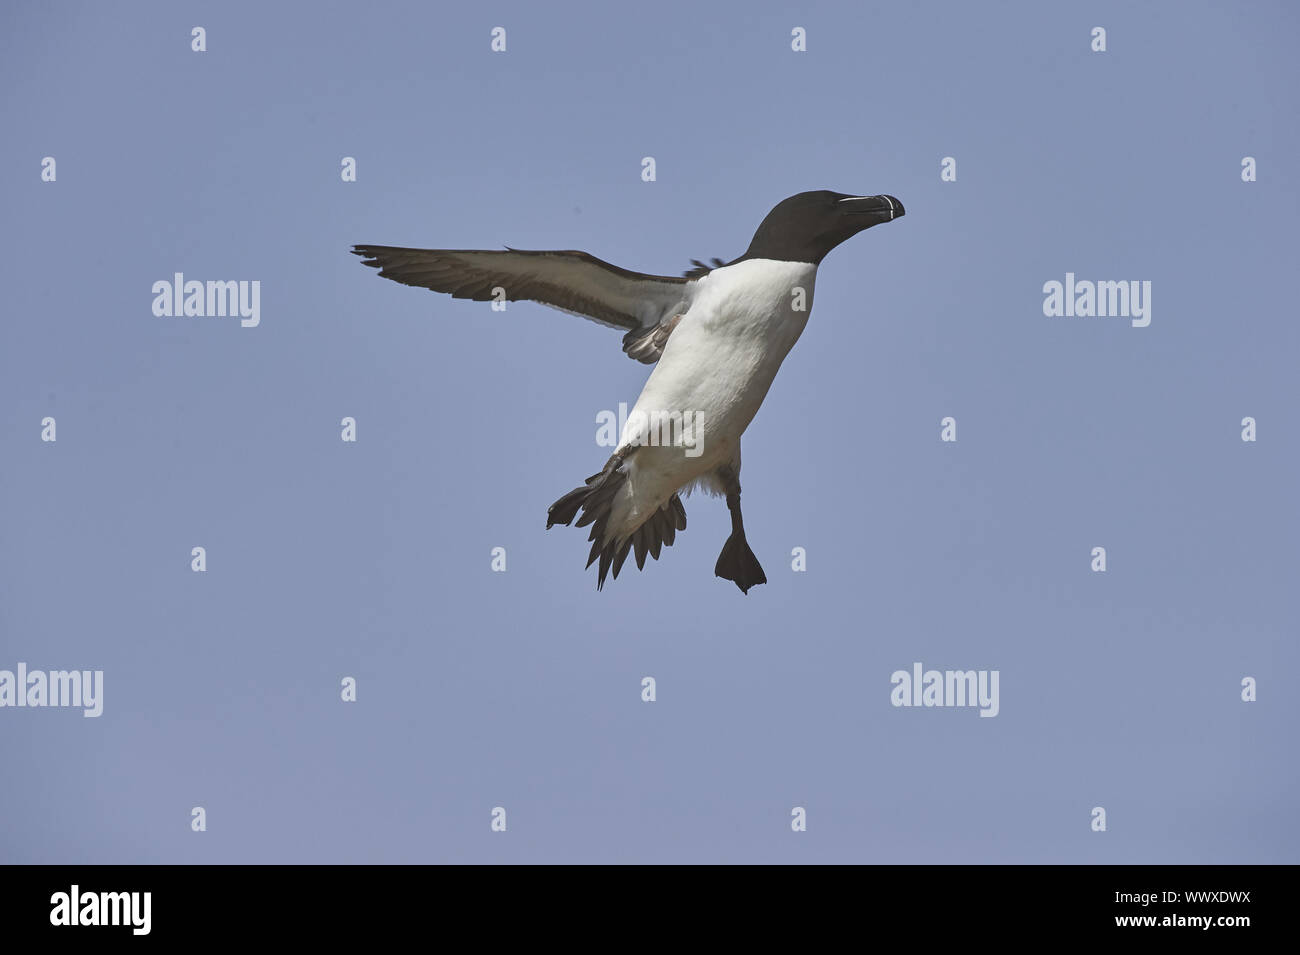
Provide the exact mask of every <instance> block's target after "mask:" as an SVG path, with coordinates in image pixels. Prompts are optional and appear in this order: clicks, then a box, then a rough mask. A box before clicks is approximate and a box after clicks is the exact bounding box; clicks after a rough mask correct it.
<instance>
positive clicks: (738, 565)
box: [713, 465, 767, 594]
mask: <svg viewBox="0 0 1300 955" xmlns="http://www.w3.org/2000/svg"><path fill="white" fill-rule="evenodd" d="M715 473H716V474H717V476H718V479H719V481H721V483H722V486H723V489H724V490H725V491H726V494H727V510H728V511H730V512H731V536H730V537H728V538H727V542H726V543H725V544H723V545H722V553H721V554H719V555H718V563H717V565H716V566H714V568H713V573H714V574H715V575H716V576H718V577H721V578H722V579H723V580H730V581H733V582H734V583H735V585H736V586H737V587H739V588H740V591H741V593H745V594H747V593H749V588H750V587H753V586H755V585H757V584H765V583H767V575H766V574H764V573H763V567H762V565H761V564H759V562H758V558H757V557H755V556H754V552H753V551H752V550H750V549H749V542H748V541H746V540H745V520H744V518H743V517H742V516H741V514H740V474H739V473H738V471H737V470H736V469H735V468H732V467H731V466H730V465H724V466H723V467H720V468H718V470H717V471H716V472H715Z"/></svg>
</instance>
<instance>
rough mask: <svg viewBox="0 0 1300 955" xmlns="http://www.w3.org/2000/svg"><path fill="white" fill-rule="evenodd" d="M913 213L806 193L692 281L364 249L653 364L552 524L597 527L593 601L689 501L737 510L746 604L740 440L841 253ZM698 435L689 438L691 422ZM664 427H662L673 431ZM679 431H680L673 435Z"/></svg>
mask: <svg viewBox="0 0 1300 955" xmlns="http://www.w3.org/2000/svg"><path fill="white" fill-rule="evenodd" d="M903 214H904V210H903V205H902V203H901V202H899V201H898V200H897V199H895V198H894V197H893V196H884V195H880V196H850V195H845V194H843V193H835V192H829V191H825V190H823V191H819V192H802V193H799V194H798V195H795V196H791V197H790V198H789V199H786V200H784V201H783V202H781V203H779V204H777V206H776V207H775V208H773V209H772V211H771V212H769V213H768V215H767V217H766V218H764V219H763V221H762V223H761V224H760V225H759V227H758V230H757V231H756V232H755V233H754V238H753V240H752V241H751V242H750V245H749V248H748V250H746V252H745V254H744V255H742V256H740V257H739V258H737V259H733V260H732V261H731V262H727V263H723V262H721V261H720V260H718V259H714V260H713V261H714V265H712V266H708V265H705V264H704V263H702V262H698V261H697V262H695V263H694V265H695V268H693V269H692V270H690V271H689V272H687V273H686V274H685V275H684V276H682V277H681V278H676V277H672V276H663V275H647V274H645V273H642V272H631V271H628V270H627V269H622V268H619V267H618V266H615V265H611V264H609V263H608V262H604V261H602V260H600V259H598V258H596V257H595V256H592V255H589V254H587V253H586V252H576V251H554V252H549V251H524V250H519V249H504V250H500V251H479V250H456V249H408V248H398V247H394V246H382V245H357V246H354V247H353V250H352V251H353V252H354V253H355V254H357V255H360V256H362V257H363V260H364V261H363V264H365V265H369V266H372V267H374V268H377V269H379V274H380V275H382V276H383V277H385V278H389V279H392V280H393V281H396V282H401V283H403V284H405V285H413V286H417V287H420V288H428V289H432V290H433V291H435V292H443V293H446V294H449V295H451V296H452V297H453V298H468V299H473V300H475V301H494V300H504V301H510V302H516V301H533V302H540V303H542V304H544V305H549V306H551V307H552V308H557V309H560V310H562V311H566V312H571V313H574V314H577V315H581V316H584V317H586V318H589V319H591V320H593V321H596V322H599V323H600V324H602V325H608V326H610V327H612V328H617V329H621V330H622V331H623V332H624V335H623V350H624V352H626V353H627V354H628V355H629V356H630V357H631V358H633V359H635V360H637V361H640V362H644V363H646V364H655V368H654V369H653V371H652V372H651V373H650V377H649V379H648V380H647V382H646V384H645V387H644V389H643V390H642V392H641V396H640V397H639V398H638V399H637V403H636V406H635V407H634V408H633V409H632V412H631V413H630V415H629V417H628V422H627V425H626V427H625V428H624V431H623V434H622V436H621V440H620V442H619V446H618V448H617V449H616V450H615V452H614V454H613V455H612V456H611V457H610V459H609V460H608V461H607V462H606V464H605V467H604V468H603V469H602V470H601V471H600V472H599V473H597V474H594V475H592V476H591V477H590V478H588V479H587V481H586V482H585V483H584V484H583V485H582V486H580V487H578V488H575V489H574V490H572V491H570V492H569V493H568V494H566V495H564V496H563V497H561V498H560V499H559V500H558V501H556V502H555V503H554V504H553V505H551V508H550V510H549V511H548V514H547V523H546V526H547V527H548V528H549V527H552V526H554V525H555V524H570V523H572V522H574V521H575V519H576V523H577V526H578V527H586V526H588V525H590V526H591V531H590V536H589V538H588V539H589V540H590V541H591V543H592V547H591V552H590V554H589V557H588V561H587V566H591V564H592V563H594V562H596V561H599V564H598V567H597V580H596V586H597V588H598V589H599V588H601V587H603V586H604V583H605V580H606V576H607V574H609V573H611V572H612V573H613V575H614V577H615V578H617V577H618V574H619V571H620V570H621V569H622V567H623V564H624V562H625V561H626V559H627V558H628V556H629V555H634V556H635V559H636V563H637V567H638V568H641V567H644V566H645V558H646V555H647V554H649V555H650V556H651V557H653V558H655V559H656V560H657V559H658V558H659V554H660V553H661V551H662V549H663V548H664V547H669V546H671V545H672V543H673V541H674V540H675V538H676V534H677V532H678V531H681V530H685V528H686V510H685V508H684V507H683V505H682V502H681V496H680V495H681V493H682V492H684V491H687V490H689V489H690V488H692V487H694V486H700V487H702V488H704V489H705V490H707V491H710V492H711V493H715V494H721V495H724V496H725V497H726V501H727V507H728V509H729V510H730V512H731V525H732V533H731V536H730V537H729V538H728V539H727V542H726V544H725V545H724V546H723V549H722V553H721V555H720V556H719V557H718V561H717V564H716V566H715V568H714V572H715V574H716V575H717V576H719V577H722V578H724V579H727V580H731V581H734V582H735V584H736V585H737V586H738V587H739V588H740V589H741V591H742V592H745V593H748V592H749V588H750V587H753V586H754V585H756V584H761V583H766V581H767V577H766V575H765V574H764V573H763V568H762V567H761V565H760V564H759V562H758V559H757V558H756V557H755V556H754V553H753V551H752V550H750V547H749V544H748V542H747V541H746V539H745V530H744V523H743V521H742V519H741V512H740V438H741V435H742V434H743V433H744V431H745V429H746V428H747V427H748V426H749V423H750V421H752V420H753V417H754V415H755V413H756V412H757V411H758V408H759V405H760V404H762V401H763V399H764V397H766V395H767V391H768V388H769V387H770V386H771V384H772V380H773V379H774V378H775V376H776V372H777V370H778V369H779V368H780V366H781V362H782V361H783V360H784V359H785V356H786V355H787V354H788V353H789V351H790V349H791V347H793V345H794V343H795V341H797V340H798V338H799V336H800V334H801V333H802V332H803V329H804V326H805V325H806V324H807V321H808V315H809V312H810V311H811V309H812V295H813V286H814V283H815V281H816V277H817V267H818V266H819V265H820V263H821V261H822V259H823V258H824V257H825V256H826V254H827V253H828V252H830V250H831V249H833V248H835V246H837V245H839V244H840V243H841V242H844V241H845V240H846V239H848V238H850V237H852V236H853V235H856V234H857V233H858V232H861V231H862V230H864V229H867V228H870V227H871V226H873V225H877V224H879V223H882V222H890V221H892V220H893V219H896V218H899V217H901V216H902V215H903ZM688 421H689V422H693V424H692V425H690V426H689V427H687V426H686V424H685V423H686V422H688ZM665 422H667V424H665ZM674 423H676V425H677V431H676V433H675V434H674V433H673V424H674Z"/></svg>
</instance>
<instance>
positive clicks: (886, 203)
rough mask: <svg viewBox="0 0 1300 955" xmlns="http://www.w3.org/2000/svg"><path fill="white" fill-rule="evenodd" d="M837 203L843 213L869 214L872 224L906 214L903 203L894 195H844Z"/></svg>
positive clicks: (888, 220) (898, 217)
mask: <svg viewBox="0 0 1300 955" xmlns="http://www.w3.org/2000/svg"><path fill="white" fill-rule="evenodd" d="M837 203H838V205H839V208H840V212H841V213H842V214H843V215H846V216H869V217H870V218H871V225H876V224H877V223H880V222H892V221H893V220H894V219H901V218H902V217H903V216H904V215H906V210H905V209H904V208H903V204H902V203H901V202H899V201H898V200H897V199H895V198H894V197H893V196H844V197H843V198H842V199H839V200H837Z"/></svg>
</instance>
